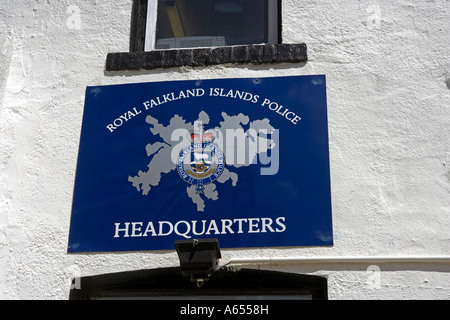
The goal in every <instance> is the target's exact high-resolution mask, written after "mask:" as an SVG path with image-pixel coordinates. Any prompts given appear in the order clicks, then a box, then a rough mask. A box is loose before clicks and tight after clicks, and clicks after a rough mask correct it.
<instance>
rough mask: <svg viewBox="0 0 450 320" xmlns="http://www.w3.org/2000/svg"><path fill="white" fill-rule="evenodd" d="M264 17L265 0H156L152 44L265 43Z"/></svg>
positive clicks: (157, 46)
mask: <svg viewBox="0 0 450 320" xmlns="http://www.w3.org/2000/svg"><path fill="white" fill-rule="evenodd" d="M268 20H269V19H268V0H230V1H226V0H225V1H224V0H171V1H167V0H159V1H158V18H157V26H156V46H155V47H156V49H168V48H189V47H211V46H224V45H229V46H230V45H242V44H257V43H267V42H268ZM274 27H277V26H274Z"/></svg>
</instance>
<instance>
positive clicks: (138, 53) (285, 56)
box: [105, 0, 308, 72]
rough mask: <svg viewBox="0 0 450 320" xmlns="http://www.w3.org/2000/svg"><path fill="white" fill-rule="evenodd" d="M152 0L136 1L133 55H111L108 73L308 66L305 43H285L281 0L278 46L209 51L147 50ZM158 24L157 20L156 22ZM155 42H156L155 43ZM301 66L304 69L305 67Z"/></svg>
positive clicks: (210, 48) (108, 59) (226, 48)
mask: <svg viewBox="0 0 450 320" xmlns="http://www.w3.org/2000/svg"><path fill="white" fill-rule="evenodd" d="M148 1H149V0H133V7H132V14H131V28H130V47H129V52H110V53H108V54H107V57H106V65H105V71H106V72H122V71H141V70H154V69H159V68H174V67H185V66H189V67H207V66H212V65H223V64H253V65H261V64H274V63H296V64H299V63H300V64H303V65H304V64H306V62H307V61H308V52H307V51H308V48H307V46H306V44H305V43H283V42H282V36H281V34H282V21H281V16H282V9H283V8H282V7H281V0H277V1H278V6H279V11H278V16H279V17H278V33H279V34H278V43H277V44H269V43H268V44H254V45H252V44H251V45H237V46H224V47H209V48H183V49H170V50H169V49H167V50H152V51H145V38H146V33H147V32H148V31H147V30H146V29H147V20H148V19H147V13H148ZM155 23H156V21H155ZM152 43H154V41H153V42H152ZM303 65H300V66H303Z"/></svg>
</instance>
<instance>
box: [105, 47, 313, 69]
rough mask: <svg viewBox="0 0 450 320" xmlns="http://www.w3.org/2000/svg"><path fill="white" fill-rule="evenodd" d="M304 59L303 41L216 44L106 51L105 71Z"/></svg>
mask: <svg viewBox="0 0 450 320" xmlns="http://www.w3.org/2000/svg"><path fill="white" fill-rule="evenodd" d="M307 60H308V56H307V47H306V44H304V43H300V44H275V45H272V44H261V45H242V46H229V47H217V48H196V49H174V50H155V51H148V52H144V51H139V52H118V53H109V54H108V55H107V58H106V71H126V70H132V71H136V70H152V69H158V68H172V67H181V66H192V67H205V66H212V65H219V64H230V63H231V64H232V63H240V64H269V63H286V62H288V63H298V62H305V61H307Z"/></svg>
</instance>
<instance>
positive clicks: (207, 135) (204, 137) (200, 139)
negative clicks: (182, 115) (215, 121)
mask: <svg viewBox="0 0 450 320" xmlns="http://www.w3.org/2000/svg"><path fill="white" fill-rule="evenodd" d="M189 139H190V140H191V143H212V142H213V141H214V139H216V134H215V132H214V131H213V130H207V131H204V129H203V127H201V128H200V130H191V131H189Z"/></svg>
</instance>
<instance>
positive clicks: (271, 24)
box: [144, 0, 281, 52]
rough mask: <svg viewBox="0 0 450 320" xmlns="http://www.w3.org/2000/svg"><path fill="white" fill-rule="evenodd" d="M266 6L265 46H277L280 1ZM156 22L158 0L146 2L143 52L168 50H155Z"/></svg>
mask: <svg viewBox="0 0 450 320" xmlns="http://www.w3.org/2000/svg"><path fill="white" fill-rule="evenodd" d="M267 4H268V5H267V11H268V12H267V23H268V27H267V29H268V30H267V38H268V39H267V42H266V44H279V43H281V0H268V3H267ZM157 22H158V0H147V19H146V23H145V40H144V51H147V52H148V51H154V50H168V49H156V48H155V45H156V24H157ZM250 45H251V44H250ZM179 49H183V48H179Z"/></svg>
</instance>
